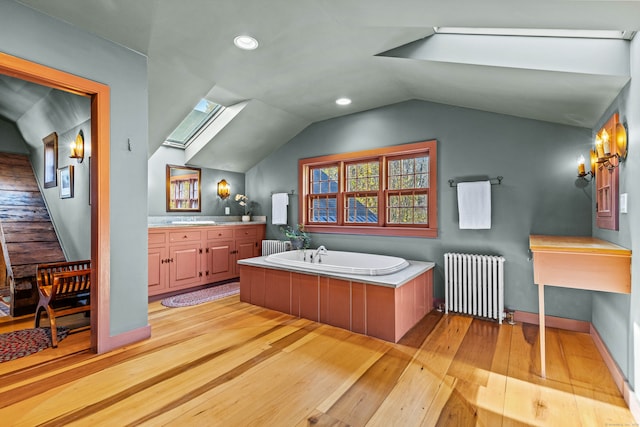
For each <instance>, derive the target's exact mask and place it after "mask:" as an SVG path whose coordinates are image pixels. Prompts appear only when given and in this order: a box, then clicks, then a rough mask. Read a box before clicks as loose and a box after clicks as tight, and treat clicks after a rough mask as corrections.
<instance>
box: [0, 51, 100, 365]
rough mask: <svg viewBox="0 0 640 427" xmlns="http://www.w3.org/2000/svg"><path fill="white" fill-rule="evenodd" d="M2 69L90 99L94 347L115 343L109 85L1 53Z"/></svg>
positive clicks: (10, 74) (0, 66)
mask: <svg viewBox="0 0 640 427" xmlns="http://www.w3.org/2000/svg"><path fill="white" fill-rule="evenodd" d="M0 73H1V74H5V75H8V76H11V77H15V78H18V79H22V80H25V81H29V82H32V83H37V84H40V85H43V86H48V87H51V88H54V89H59V90H62V91H65V92H69V93H72V94H76V95H80V96H85V97H88V98H89V99H90V100H91V141H92V159H91V181H90V191H91V194H92V204H91V265H92V273H91V281H92V286H91V322H90V323H91V349H92V350H93V351H94V352H96V353H102V352H103V351H106V350H108V349H109V348H111V347H112V345H111V343H110V341H111V340H110V330H109V325H110V322H109V295H110V284H109V268H110V259H109V256H110V240H109V226H110V222H109V174H110V160H109V152H110V142H109V133H110V130H109V129H110V113H109V109H110V99H109V87H108V86H106V85H104V84H101V83H97V82H94V81H91V80H87V79H84V78H82V77H78V76H75V75H72V74H68V73H65V72H63V71H59V70H56V69H53V68H49V67H46V66H43V65H40V64H36V63H33V62H30V61H27V60H24V59H21V58H17V57H14V56H11V55H7V54H4V53H0Z"/></svg>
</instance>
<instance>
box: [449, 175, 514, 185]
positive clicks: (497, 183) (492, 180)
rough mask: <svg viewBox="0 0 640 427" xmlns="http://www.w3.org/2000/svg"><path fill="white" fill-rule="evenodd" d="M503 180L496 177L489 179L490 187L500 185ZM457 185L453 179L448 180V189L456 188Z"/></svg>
mask: <svg viewBox="0 0 640 427" xmlns="http://www.w3.org/2000/svg"><path fill="white" fill-rule="evenodd" d="M503 179H504V178H503V177H501V176H497V177H495V178H489V182H491V185H500V184H502V180H503ZM477 181H482V180H481V179H479V180H477ZM494 181H498V182H494ZM462 182H467V181H462ZM469 182H475V181H469ZM457 185H458V183H457V182H456V181H455V179H450V180H449V187H456V186H457Z"/></svg>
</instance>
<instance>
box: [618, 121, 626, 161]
mask: <svg viewBox="0 0 640 427" xmlns="http://www.w3.org/2000/svg"><path fill="white" fill-rule="evenodd" d="M616 145H617V146H618V155H619V156H620V157H621V158H622V159H623V160H624V159H626V158H627V129H626V127H625V125H624V124H622V123H620V122H618V123H617V124H616Z"/></svg>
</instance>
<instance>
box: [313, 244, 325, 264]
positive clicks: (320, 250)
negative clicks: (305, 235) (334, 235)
mask: <svg viewBox="0 0 640 427" xmlns="http://www.w3.org/2000/svg"><path fill="white" fill-rule="evenodd" d="M328 253H329V252H328V251H327V248H325V247H324V246H319V247H318V249H316V252H315V254H314V255H312V256H311V262H313V258H318V262H322V258H321V257H320V255H327V254H328Z"/></svg>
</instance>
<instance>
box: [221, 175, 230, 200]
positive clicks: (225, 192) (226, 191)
mask: <svg viewBox="0 0 640 427" xmlns="http://www.w3.org/2000/svg"><path fill="white" fill-rule="evenodd" d="M230 194H231V188H230V187H229V183H228V182H227V181H225V180H224V179H222V180H220V182H218V196H219V197H220V198H221V199H223V200H224V199H226V198H227V197H229V195H230Z"/></svg>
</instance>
